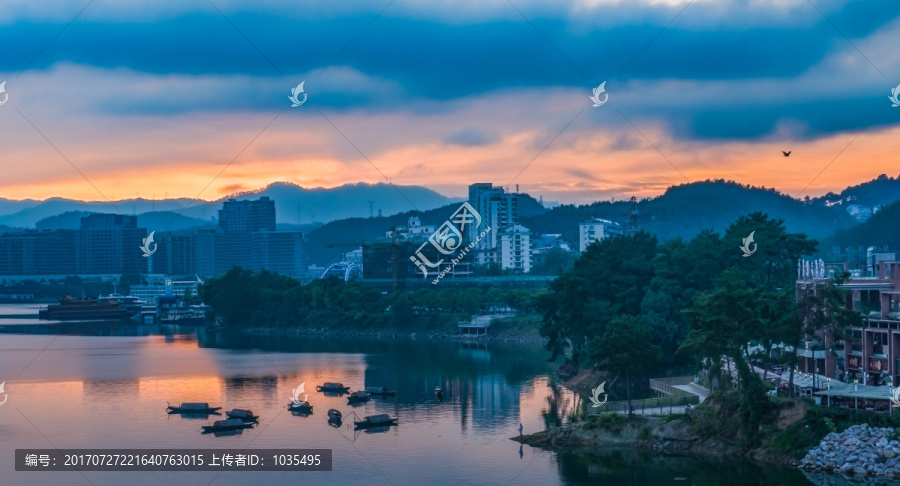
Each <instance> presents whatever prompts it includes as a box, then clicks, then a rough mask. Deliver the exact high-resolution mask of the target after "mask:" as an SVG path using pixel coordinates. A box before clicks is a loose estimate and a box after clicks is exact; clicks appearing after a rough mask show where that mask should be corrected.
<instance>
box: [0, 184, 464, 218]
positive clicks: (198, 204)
mask: <svg viewBox="0 0 900 486" xmlns="http://www.w3.org/2000/svg"><path fill="white" fill-rule="evenodd" d="M261 196H268V197H269V198H271V199H272V200H274V201H275V211H276V214H277V218H278V222H280V223H288V224H309V223H312V222H314V221H320V222H328V221H334V220H337V219H346V218H353V217H367V216H369V201H374V202H373V210H374V214H378V210H379V209H380V210H381V211H382V214H384V215H385V216H388V215H392V214H396V213H400V212H404V211H410V210H414V209H418V210H421V211H427V210H429V209H434V208H436V207H440V206H444V205H446V204H449V203H451V202H453V201H456V200H460V199H454V198H449V197H446V196H443V195H441V194H438V193H437V192H434V191H432V190H431V189H427V188H424V187H419V186H396V187H395V186H392V185H389V184H383V183H379V184H362V183H360V184H346V185H343V186H340V187H335V188H332V189H325V188H321V187H319V188H313V189H306V188H303V187H300V186H297V185H294V184H288V183H281V182H279V183H275V184H271V185H269V186H268V187H266V188H265V189H262V190H259V191H250V192H246V193H241V194H239V195H234V196H230V197H233V198H235V199H239V200H245V199H258V198H259V197H261ZM227 199H228V198H222V199H219V200H217V201H213V202H208V201H201V200H193V199H187V198H179V199H164V200H151V199H144V198H136V199H125V200H121V201H113V202H111V203H110V202H105V201H76V200H71V199H63V198H51V199H47V200H45V201H32V200H25V201H13V200H8V199H0V225H6V226H15V227H22V228H34V227H35V224H36V223H37V222H38V221H40V220H42V219H46V218H50V217H52V216H56V215H60V214H62V213H66V212H73V211H80V212H84V213H117V214H137V215H141V214H144V213H150V212H165V211H171V212H174V213H181V214H182V215H183V216H184V217H187V218H193V219H198V220H202V221H204V222H208V221H210V220H214V219H215V218H216V217H217V216H218V210H219V209H220V208H221V207H222V202H223V201H225V200H227ZM407 199H408V201H407Z"/></svg>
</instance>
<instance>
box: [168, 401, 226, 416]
mask: <svg viewBox="0 0 900 486" xmlns="http://www.w3.org/2000/svg"><path fill="white" fill-rule="evenodd" d="M166 404H167V405H168V402H167V403H166ZM221 409H222V407H210V406H209V404H208V403H205V402H204V403H199V402H197V403H195V402H186V403H182V404H181V406H178V407H173V406H172V405H169V406H168V407H166V410H167V411H168V412H169V413H208V414H216V415H220V414H219V410H221Z"/></svg>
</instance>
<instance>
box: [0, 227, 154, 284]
mask: <svg viewBox="0 0 900 486" xmlns="http://www.w3.org/2000/svg"><path fill="white" fill-rule="evenodd" d="M146 236H147V230H146V229H145V228H138V227H137V217H135V216H123V215H118V214H91V215H89V216H86V217H84V218H81V227H80V228H79V229H77V230H52V231H51V230H45V231H34V230H27V231H24V232H19V233H6V234H3V235H0V275H5V276H12V275H60V274H62V275H108V274H122V273H142V272H146V271H147V259H146V258H144V257H143V252H141V250H140V246H141V244H142V242H143V239H144V238H145V237H146Z"/></svg>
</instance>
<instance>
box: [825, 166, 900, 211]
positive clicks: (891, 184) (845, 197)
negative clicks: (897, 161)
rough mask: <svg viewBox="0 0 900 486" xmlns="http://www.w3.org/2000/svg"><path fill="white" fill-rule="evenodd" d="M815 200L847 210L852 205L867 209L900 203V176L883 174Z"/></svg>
mask: <svg viewBox="0 0 900 486" xmlns="http://www.w3.org/2000/svg"><path fill="white" fill-rule="evenodd" d="M813 200H814V201H816V202H817V203H819V204H823V205H839V206H843V207H844V208H845V209H846V207H847V206H849V205H852V204H856V205H859V206H863V207H866V208H877V207H880V206H887V205H890V204H893V203H895V202H897V201H900V176H898V177H896V178H894V177H888V176H887V175H885V174H881V175H880V176H878V177H877V178H875V179H873V180H871V181H868V182H864V183H862V184H859V185H856V186H851V187H848V188H847V189H844V190H843V191H841V193H840V194H835V193H833V192H830V193H828V194H826V195H824V196H822V197H819V198H816V199H813Z"/></svg>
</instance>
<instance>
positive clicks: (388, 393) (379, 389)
mask: <svg viewBox="0 0 900 486" xmlns="http://www.w3.org/2000/svg"><path fill="white" fill-rule="evenodd" d="M366 393H368V394H369V395H378V396H382V397H392V396H394V395H396V394H397V392H395V391H394V390H388V389H387V388H385V387H383V386H367V387H366Z"/></svg>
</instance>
